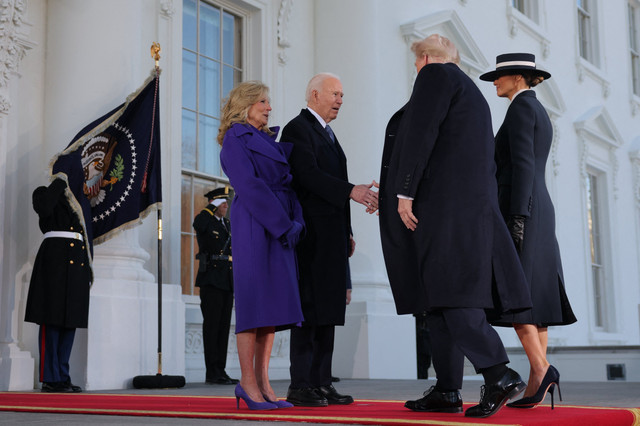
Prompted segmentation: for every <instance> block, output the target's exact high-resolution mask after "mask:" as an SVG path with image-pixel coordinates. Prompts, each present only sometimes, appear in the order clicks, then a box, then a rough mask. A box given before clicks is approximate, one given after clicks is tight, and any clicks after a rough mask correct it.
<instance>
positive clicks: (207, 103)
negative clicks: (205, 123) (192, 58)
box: [198, 58, 220, 117]
mask: <svg viewBox="0 0 640 426" xmlns="http://www.w3.org/2000/svg"><path fill="white" fill-rule="evenodd" d="M198 89H199V92H198V95H199V104H200V105H199V111H200V113H202V114H207V115H212V116H215V117H218V116H219V114H220V64H219V63H217V62H214V61H212V60H210V59H206V58H200V86H199V88H198Z"/></svg>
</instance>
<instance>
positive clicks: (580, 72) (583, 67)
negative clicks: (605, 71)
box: [576, 58, 611, 99]
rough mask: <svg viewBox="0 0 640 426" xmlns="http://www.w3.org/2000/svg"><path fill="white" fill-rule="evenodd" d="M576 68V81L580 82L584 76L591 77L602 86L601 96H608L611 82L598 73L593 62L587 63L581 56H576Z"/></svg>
mask: <svg viewBox="0 0 640 426" xmlns="http://www.w3.org/2000/svg"><path fill="white" fill-rule="evenodd" d="M576 70H577V76H578V81H579V82H580V83H582V82H583V81H584V78H585V77H589V78H591V79H592V80H593V81H595V82H596V83H598V84H599V85H600V86H601V87H602V97H603V98H605V99H606V98H608V97H609V94H610V93H611V83H609V81H608V80H607V79H606V78H604V76H603V75H602V74H601V73H600V70H598V69H597V68H596V67H595V66H594V65H593V64H591V63H589V62H588V61H586V60H585V59H583V58H578V62H577V63H576Z"/></svg>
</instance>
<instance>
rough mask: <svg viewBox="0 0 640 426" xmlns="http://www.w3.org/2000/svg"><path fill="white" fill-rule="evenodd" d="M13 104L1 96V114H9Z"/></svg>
mask: <svg viewBox="0 0 640 426" xmlns="http://www.w3.org/2000/svg"><path fill="white" fill-rule="evenodd" d="M10 109H11V102H10V101H9V99H7V98H6V97H4V96H3V95H1V94H0V114H9V110H10Z"/></svg>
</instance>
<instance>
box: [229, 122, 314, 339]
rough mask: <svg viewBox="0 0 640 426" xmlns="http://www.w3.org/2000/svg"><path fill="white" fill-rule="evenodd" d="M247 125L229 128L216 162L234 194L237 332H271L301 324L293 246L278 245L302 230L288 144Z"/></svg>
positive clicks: (275, 129) (275, 128) (233, 224)
mask: <svg viewBox="0 0 640 426" xmlns="http://www.w3.org/2000/svg"><path fill="white" fill-rule="evenodd" d="M272 130H273V131H274V132H275V135H273V136H269V135H267V134H266V133H264V132H261V131H259V130H257V129H256V128H255V127H253V126H251V125H249V124H240V123H235V124H233V125H232V126H231V127H230V128H229V130H227V133H226V134H225V136H224V140H223V144H222V150H221V151H220V162H221V165H222V169H223V170H224V172H225V174H226V175H227V176H228V177H229V182H230V183H231V185H232V186H233V188H234V190H235V196H234V198H233V201H232V203H231V206H230V210H231V226H232V228H233V235H232V237H231V245H232V247H233V281H234V287H235V307H236V333H240V332H242V331H246V330H250V329H252V328H258V327H268V326H275V327H276V330H281V329H286V328H290V327H292V326H295V325H298V324H300V323H301V322H302V321H303V320H304V317H303V315H302V308H301V307H300V292H299V289H298V270H297V263H296V254H295V247H290V246H285V244H283V243H282V241H281V240H282V239H283V237H285V236H286V235H287V234H288V233H290V232H291V230H292V229H293V228H294V222H298V223H299V224H301V225H303V226H304V220H303V219H302V207H300V203H299V202H298V199H297V198H296V196H295V193H294V192H293V191H292V190H291V186H290V183H291V173H290V170H289V164H288V163H287V159H288V157H289V154H290V153H291V149H292V147H293V146H292V144H289V143H285V142H280V143H277V142H276V141H275V139H276V136H277V133H278V130H279V128H277V127H274V128H272Z"/></svg>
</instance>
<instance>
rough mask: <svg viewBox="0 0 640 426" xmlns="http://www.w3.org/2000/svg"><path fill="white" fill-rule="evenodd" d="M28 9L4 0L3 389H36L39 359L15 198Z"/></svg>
mask: <svg viewBox="0 0 640 426" xmlns="http://www.w3.org/2000/svg"><path fill="white" fill-rule="evenodd" d="M24 14H25V4H24V2H23V1H21V0H8V1H4V2H2V3H0V16H2V17H5V18H6V19H5V20H4V22H3V23H2V30H1V31H0V180H1V181H2V184H1V185H0V390H26V389H32V388H33V380H34V378H33V375H34V359H33V357H32V356H31V354H30V353H29V352H28V351H24V350H22V348H21V347H20V346H19V345H18V342H20V340H21V330H22V324H23V321H22V319H23V317H24V312H21V311H20V303H19V298H20V294H21V291H22V289H23V284H24V275H25V274H23V273H22V272H23V271H18V269H19V267H18V261H17V251H18V250H17V249H18V244H19V242H18V241H17V240H16V237H17V235H16V234H17V232H16V230H17V229H19V226H18V224H19V223H20V221H21V219H22V217H21V215H20V214H19V212H16V207H17V205H16V202H15V201H16V199H17V198H18V196H19V194H17V192H18V181H19V176H18V175H17V168H18V159H19V154H20V150H19V149H18V148H17V147H18V134H17V122H18V119H17V113H16V112H15V111H16V110H17V108H15V106H14V105H12V104H13V103H17V102H18V100H19V96H16V92H17V86H18V82H17V80H19V77H20V75H19V72H18V68H19V65H20V61H21V60H22V59H23V57H24V55H25V53H26V50H27V49H29V48H31V47H32V46H31V43H30V42H29V41H28V40H27V37H26V35H25V34H24V31H25V30H26V28H25V26H23V19H24ZM23 237H24V235H23ZM25 239H26V238H25ZM22 241H24V240H22ZM20 248H21V247H20Z"/></svg>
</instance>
